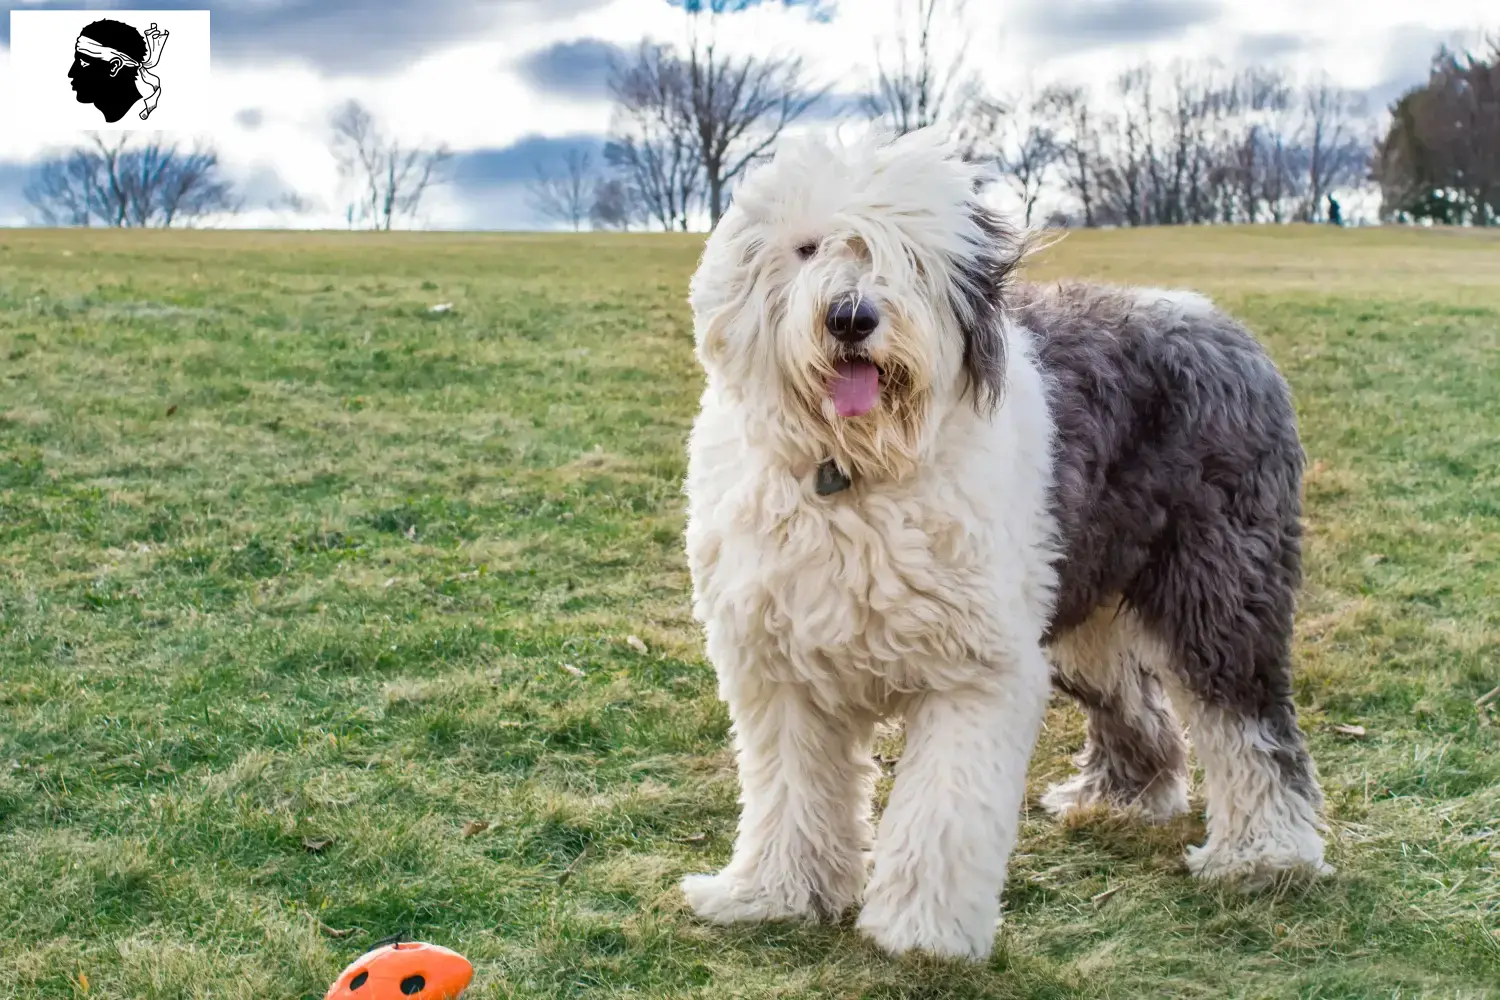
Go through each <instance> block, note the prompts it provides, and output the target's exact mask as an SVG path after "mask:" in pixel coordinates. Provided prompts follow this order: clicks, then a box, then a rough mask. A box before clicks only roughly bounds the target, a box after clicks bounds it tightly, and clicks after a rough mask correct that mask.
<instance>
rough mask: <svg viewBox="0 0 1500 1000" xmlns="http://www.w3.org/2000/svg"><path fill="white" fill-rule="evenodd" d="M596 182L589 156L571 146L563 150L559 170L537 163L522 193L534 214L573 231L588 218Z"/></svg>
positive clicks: (580, 227)
mask: <svg viewBox="0 0 1500 1000" xmlns="http://www.w3.org/2000/svg"><path fill="white" fill-rule="evenodd" d="M597 184H598V179H597V178H596V177H595V175H594V164H593V158H592V157H591V156H589V154H588V153H587V152H586V151H584V150H581V149H571V150H569V151H568V152H567V153H566V154H564V156H563V162H562V169H561V170H560V171H557V172H553V171H550V170H547V169H545V168H544V167H542V166H541V165H540V164H538V166H537V168H536V178H535V179H534V180H532V182H531V183H530V184H528V185H527V189H526V193H527V197H528V199H529V200H530V202H531V207H532V209H533V210H534V211H535V212H536V213H537V214H538V215H541V216H543V217H545V218H548V219H551V220H553V221H554V222H561V223H563V224H564V225H570V226H572V227H573V231H574V232H575V233H576V232H578V230H580V229H582V228H583V224H584V223H585V222H588V221H589V216H590V212H591V211H592V209H593V207H594V188H595V187H596V185H597Z"/></svg>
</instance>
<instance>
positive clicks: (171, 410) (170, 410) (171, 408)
mask: <svg viewBox="0 0 1500 1000" xmlns="http://www.w3.org/2000/svg"><path fill="white" fill-rule="evenodd" d="M176 412H177V404H176V403H173V404H172V405H171V406H169V407H167V416H169V417H170V416H171V415H172V414H174V413H176Z"/></svg>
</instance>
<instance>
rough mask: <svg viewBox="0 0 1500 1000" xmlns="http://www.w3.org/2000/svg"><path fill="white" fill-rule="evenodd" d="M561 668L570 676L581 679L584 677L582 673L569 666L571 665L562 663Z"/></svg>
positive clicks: (571, 665)
mask: <svg viewBox="0 0 1500 1000" xmlns="http://www.w3.org/2000/svg"><path fill="white" fill-rule="evenodd" d="M562 668H563V670H564V671H566V672H567V673H570V674H572V675H573V676H574V677H583V676H584V673H583V671H582V670H579V669H578V668H577V667H575V666H573V664H571V663H564V664H563V665H562Z"/></svg>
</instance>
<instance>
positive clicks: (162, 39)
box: [77, 21, 171, 120]
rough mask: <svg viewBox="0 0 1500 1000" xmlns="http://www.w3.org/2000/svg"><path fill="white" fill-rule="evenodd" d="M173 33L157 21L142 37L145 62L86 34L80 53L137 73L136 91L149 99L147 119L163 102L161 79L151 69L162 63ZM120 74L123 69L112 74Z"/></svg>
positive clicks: (144, 114) (80, 39)
mask: <svg viewBox="0 0 1500 1000" xmlns="http://www.w3.org/2000/svg"><path fill="white" fill-rule="evenodd" d="M170 34H171V32H168V31H161V30H158V29H157V27H156V22H155V21H152V22H151V27H150V28H148V29H147V30H146V31H145V33H144V34H143V36H142V37H144V38H145V40H146V58H145V59H143V60H135V59H132V58H130V56H127V55H126V54H125V53H123V52H121V51H120V50H119V49H112V48H110V47H109V46H108V45H101V44H100V43H98V42H96V41H94V40H93V39H92V38H88V37H86V36H84V35H79V36H78V42H77V50H78V54H79V55H81V56H88V57H89V58H90V59H98V60H101V61H103V62H108V63H113V62H119V63H120V66H121V67H128V68H131V69H134V70H135V89H136V90H137V91H139V92H140V95H141V96H142V97H144V98H145V99H146V106H145V107H143V108H142V109H141V118H142V120H144V119H147V118H150V117H151V112H153V111H155V110H156V102H157V101H158V100H160V99H161V78H160V77H158V76H157V75H156V74H155V73H153V72H151V70H153V69H154V68H155V67H156V64H157V63H158V62H160V61H161V50H162V49H164V48H166V47H167V36H168V35H170ZM119 71H120V70H119V68H116V69H114V70H111V72H110V75H111V76H113V75H114V74H115V73H118V72H119Z"/></svg>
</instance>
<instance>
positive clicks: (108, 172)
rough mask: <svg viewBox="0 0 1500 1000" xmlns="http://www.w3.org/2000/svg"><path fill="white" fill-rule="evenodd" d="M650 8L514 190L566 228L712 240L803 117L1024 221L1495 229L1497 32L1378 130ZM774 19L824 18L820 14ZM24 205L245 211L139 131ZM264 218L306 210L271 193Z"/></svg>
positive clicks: (1211, 88)
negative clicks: (811, 46) (833, 43)
mask: <svg viewBox="0 0 1500 1000" xmlns="http://www.w3.org/2000/svg"><path fill="white" fill-rule="evenodd" d="M668 2H671V3H674V5H676V6H678V7H681V8H683V10H684V15H685V17H686V21H687V26H688V31H687V33H686V41H685V43H684V44H682V45H673V44H664V43H661V42H658V41H654V40H651V39H644V40H642V41H641V43H640V44H639V45H638V46H637V47H636V48H635V49H634V50H633V51H631V52H630V53H629V54H628V55H626V56H624V57H623V58H620V59H618V60H616V61H615V62H614V64H613V65H612V66H611V68H610V71H609V79H608V86H609V93H610V96H611V102H612V110H611V120H610V127H609V134H608V138H607V141H606V142H605V143H604V145H603V147H602V149H600V150H599V151H598V152H597V153H590V152H588V151H585V150H574V151H571V152H568V153H566V154H564V155H563V156H562V157H560V158H559V159H558V160H556V161H554V162H551V163H547V164H543V165H540V166H538V168H537V171H536V176H535V177H534V178H533V179H532V181H531V183H530V184H528V186H527V195H528V201H529V203H530V205H531V207H532V209H533V210H534V211H535V212H536V213H537V214H538V215H539V216H541V217H543V218H545V219H548V220H549V221H552V222H554V223H556V224H559V225H562V226H564V227H569V228H572V229H575V230H578V229H583V228H585V227H589V228H595V229H616V230H628V229H658V230H683V231H685V230H688V229H690V228H693V227H694V226H695V225H697V224H698V223H699V222H700V221H703V220H706V221H707V222H708V223H709V224H710V225H713V224H716V223H717V222H718V219H719V217H720V216H721V215H722V213H723V211H724V210H725V209H726V208H727V206H728V204H729V201H730V199H731V198H732V197H733V191H734V187H735V185H736V183H737V182H738V181H739V180H740V178H741V177H743V175H744V173H745V172H746V171H747V170H748V169H750V167H751V166H753V165H754V164H755V163H757V162H759V161H760V160H762V159H764V158H765V157H766V156H768V155H769V153H770V151H771V150H772V148H773V147H774V145H775V143H776V141H777V140H778V139H779V138H780V137H781V136H782V135H783V134H784V133H785V132H786V130H787V129H788V128H791V127H793V126H794V125H797V124H798V123H804V122H807V121H809V120H811V119H812V118H814V117H822V118H840V119H850V118H857V119H863V120H867V121H870V122H872V123H876V124H878V125H879V126H881V127H883V128H884V129H886V130H887V131H889V132H891V133H894V134H904V133H906V132H909V131H912V130H914V129H918V128H922V127H925V126H929V125H940V126H944V127H946V128H948V129H950V130H951V132H952V134H953V135H954V137H955V138H956V140H957V141H958V143H959V145H960V148H961V149H962V151H963V153H964V155H965V156H967V157H968V158H970V159H971V160H974V161H975V162H977V163H980V164H983V165H984V166H985V167H986V168H987V173H988V176H989V177H990V178H991V179H992V183H995V184H1000V185H1004V186H1005V187H1006V188H1007V189H1008V190H1009V191H1010V192H1011V194H1012V195H1013V197H1014V199H1015V201H1016V203H1017V204H1018V205H1019V207H1020V212H1021V214H1022V215H1023V216H1024V219H1023V221H1024V222H1025V223H1026V224H1027V225H1032V224H1036V223H1046V224H1048V225H1053V226H1084V227H1095V226H1144V225H1179V224H1206V223H1234V222H1248V223H1257V222H1293V221H1300V222H1325V221H1339V219H1338V216H1339V214H1340V213H1339V207H1338V204H1337V198H1338V196H1339V195H1340V194H1341V193H1342V192H1347V191H1352V190H1360V191H1370V192H1378V194H1379V197H1380V210H1379V214H1380V218H1381V220H1382V221H1387V222H1397V223H1436V224H1447V225H1475V226H1491V225H1500V33H1497V34H1495V35H1494V36H1493V37H1492V38H1490V39H1488V40H1487V41H1486V42H1485V43H1484V44H1483V46H1481V47H1480V48H1479V49H1477V50H1474V51H1461V52H1459V51H1452V50H1450V49H1447V48H1443V49H1440V50H1439V51H1438V52H1437V53H1436V54H1435V55H1434V57H1433V60H1432V64H1431V68H1430V72H1429V75H1428V79H1427V81H1426V82H1425V83H1423V84H1420V85H1418V86H1415V87H1413V88H1411V89H1410V90H1408V91H1407V92H1406V93H1405V94H1403V95H1402V96H1401V97H1400V98H1399V99H1398V100H1397V101H1396V102H1395V103H1394V104H1393V105H1392V106H1391V107H1390V108H1389V109H1388V111H1386V112H1385V113H1382V109H1378V108H1376V109H1372V108H1371V107H1369V105H1368V102H1367V101H1366V100H1365V98H1364V97H1363V96H1362V95H1360V94H1358V93H1356V92H1353V91H1350V90H1347V89H1344V88H1341V87H1338V86H1336V85H1334V84H1333V83H1332V82H1331V81H1330V80H1329V79H1328V77H1327V76H1326V75H1322V76H1318V77H1314V78H1309V79H1304V80H1294V79H1292V78H1291V77H1290V76H1289V75H1288V74H1286V73H1285V72H1284V71H1281V70H1277V69H1269V68H1250V69H1245V70H1241V71H1238V72H1230V71H1228V70H1226V69H1225V68H1224V67H1223V66H1222V65H1220V64H1218V63H1216V62H1214V61H1211V60H1203V61H1196V62H1181V61H1180V62H1176V63H1174V64H1172V65H1170V66H1159V65H1154V64H1150V63H1143V64H1140V65H1138V66H1136V67H1134V68H1132V69H1130V70H1129V71H1127V72H1125V73H1123V74H1121V75H1119V76H1118V77H1117V78H1116V79H1115V80H1113V81H1111V83H1110V84H1109V85H1108V86H1105V87H1100V88H1091V87H1087V86H1083V85H1079V84H1070V83H1066V82H1063V83H1053V84H1051V85H1048V86H1045V87H1043V88H1040V89H1039V90H1036V91H1031V92H1024V93H1014V94H1005V95H1000V94H993V93H990V92H989V91H988V90H987V89H986V87H985V86H984V84H983V82H982V79H981V76H980V74H979V73H978V72H977V71H976V70H975V69H974V68H973V60H972V59H971V58H970V56H971V47H972V41H971V33H970V31H969V25H968V24H967V20H966V17H965V14H966V11H965V6H966V3H967V0H891V2H892V3H893V4H894V5H895V10H896V13H897V30H896V31H895V33H894V35H893V36H892V37H890V38H888V39H885V40H883V41H882V42H880V43H879V44H878V45H877V47H876V50H875V51H874V52H873V53H872V55H873V57H874V58H873V66H874V70H873V71H872V72H871V74H870V77H869V79H868V80H866V81H863V85H862V87H861V88H860V92H858V93H856V94H853V95H842V96H840V95H836V94H834V93H833V92H832V90H831V88H830V87H829V86H828V85H827V84H825V83H820V82H819V81H817V80H816V79H815V78H814V76H813V75H812V73H811V71H810V70H809V69H808V67H807V66H806V65H805V64H804V63H803V61H802V60H801V59H800V58H798V57H796V56H793V55H782V54H738V53H734V52H731V51H728V50H727V49H726V48H724V47H723V46H721V45H720V44H719V41H718V39H719V35H720V33H721V32H724V31H727V27H726V22H727V19H728V18H729V17H730V16H732V15H733V14H734V13H735V12H737V11H739V10H743V9H745V8H747V7H750V6H755V5H756V4H757V3H758V2H760V0H668ZM779 2H780V3H782V4H783V5H785V6H789V7H802V8H805V9H806V10H807V11H808V13H809V14H810V15H811V16H814V17H818V18H827V17H829V16H831V8H830V6H829V5H828V3H827V2H825V0H779ZM328 138H329V144H330V150H331V152H332V153H333V155H334V157H335V159H336V161H337V163H338V165H339V169H340V173H341V175H342V177H343V178H344V181H345V186H346V190H347V192H348V201H347V205H346V206H345V208H346V210H345V215H346V220H347V223H348V225H349V227H350V228H370V229H387V230H388V229H391V228H393V227H394V226H395V225H397V224H401V223H411V224H415V223H416V222H417V221H418V219H419V217H420V216H419V212H420V208H421V205H422V202H423V199H424V197H425V195H426V193H427V192H428V191H429V190H430V189H431V188H432V187H433V186H434V185H436V184H440V183H442V182H443V180H444V179H445V168H446V167H447V166H448V165H449V163H450V160H451V155H450V152H449V150H448V149H447V147H446V146H443V145H441V144H435V143H426V142H407V141H403V140H401V139H400V138H398V137H396V136H395V135H394V134H392V133H390V132H389V131H387V130H386V129H384V128H383V127H382V126H381V124H380V123H379V122H378V121H377V120H376V119H375V117H374V116H373V115H372V114H371V113H370V112H369V110H368V109H366V108H364V107H363V106H362V105H360V104H359V103H357V102H349V103H347V104H346V105H344V106H342V107H341V108H339V109H338V110H337V111H336V113H335V114H334V115H333V116H332V118H331V120H330V123H329V132H328ZM24 194H25V198H26V201H27V203H28V205H29V206H30V208H31V211H32V214H33V216H34V218H35V219H36V220H37V221H39V222H41V223H42V224H45V225H57V226H118V227H129V226H173V225H188V226H191V225H195V224H202V223H204V222H208V221H212V220H214V219H218V218H223V217H224V216H227V215H233V214H235V213H238V212H240V211H242V210H243V209H244V207H245V199H244V196H243V194H242V193H241V192H239V191H237V190H236V187H235V185H234V184H233V183H232V182H231V181H230V179H229V178H228V176H227V175H226V172H225V171H224V169H223V165H222V164H221V162H220V160H219V157H218V154H217V151H216V150H215V149H214V147H213V146H212V144H211V143H203V142H197V143H194V144H191V145H183V144H180V143H178V142H177V141H174V140H171V139H170V138H164V137H162V136H161V135H160V134H158V133H150V134H148V135H147V137H145V138H139V137H138V136H137V135H136V134H132V133H118V134H116V135H115V136H114V137H113V138H109V139H106V138H105V137H104V136H103V135H101V134H99V133H93V134H91V135H90V136H89V137H88V138H87V140H86V141H84V142H82V143H80V144H79V145H77V146H75V147H73V148H71V149H65V150H62V151H59V152H57V153H55V154H54V155H52V156H49V157H47V158H46V159H44V160H43V161H42V162H41V163H40V164H39V165H38V166H37V167H36V168H35V169H34V170H33V172H32V176H31V179H30V181H29V183H28V184H27V186H26V188H25V192H24ZM268 207H273V208H289V209H292V210H294V211H305V210H306V209H307V208H308V207H309V206H308V205H307V203H306V202H305V201H304V200H303V199H301V198H300V197H298V196H297V195H296V194H294V193H283V194H282V195H280V196H278V197H277V198H276V199H274V200H273V201H272V202H270V203H268ZM1041 211H1046V213H1047V214H1046V216H1045V217H1044V218H1043V217H1040V213H1041Z"/></svg>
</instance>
